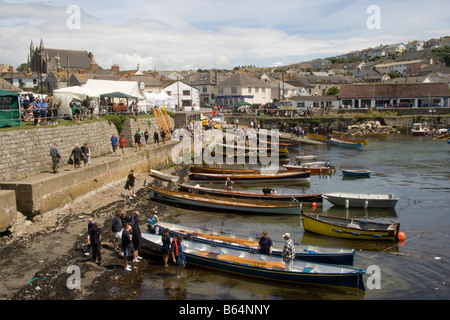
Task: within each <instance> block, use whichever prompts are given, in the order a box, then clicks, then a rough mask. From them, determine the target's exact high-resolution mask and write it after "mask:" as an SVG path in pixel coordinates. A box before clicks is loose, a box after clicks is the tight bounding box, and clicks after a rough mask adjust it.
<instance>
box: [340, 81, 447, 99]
mask: <svg viewBox="0 0 450 320" xmlns="http://www.w3.org/2000/svg"><path fill="white" fill-rule="evenodd" d="M382 97H385V98H387V97H395V98H424V97H450V91H449V89H448V85H447V84H446V83H407V84H406V83H399V84H365V83H361V84H342V85H341V87H340V89H339V98H340V99H360V98H382Z"/></svg>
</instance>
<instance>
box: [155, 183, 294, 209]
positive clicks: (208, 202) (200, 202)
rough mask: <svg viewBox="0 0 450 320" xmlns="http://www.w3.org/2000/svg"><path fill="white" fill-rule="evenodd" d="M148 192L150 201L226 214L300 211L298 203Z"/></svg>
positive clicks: (158, 191) (175, 192)
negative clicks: (212, 210)
mask: <svg viewBox="0 0 450 320" xmlns="http://www.w3.org/2000/svg"><path fill="white" fill-rule="evenodd" d="M148 190H149V191H148V192H149V196H150V199H151V200H156V201H167V202H171V203H175V204H179V205H189V206H195V207H201V208H207V209H214V210H220V211H226V212H236V211H238V212H246V213H257V214H282V215H300V211H301V209H300V205H299V203H298V202H290V203H288V202H280V201H254V200H245V199H231V198H227V197H216V196H209V195H203V194H194V193H191V192H181V191H174V190H166V189H158V188H153V187H148Z"/></svg>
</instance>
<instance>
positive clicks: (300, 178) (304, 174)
mask: <svg viewBox="0 0 450 320" xmlns="http://www.w3.org/2000/svg"><path fill="white" fill-rule="evenodd" d="M310 176H311V172H310V171H294V172H277V173H264V172H261V173H259V174H215V173H201V172H199V173H189V175H188V177H189V180H190V181H194V182H225V181H226V180H227V178H228V177H229V178H230V179H231V181H235V182H245V183H246V182H252V183H261V182H264V183H265V182H289V183H291V182H303V183H306V182H310Z"/></svg>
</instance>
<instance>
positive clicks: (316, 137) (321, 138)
mask: <svg viewBox="0 0 450 320" xmlns="http://www.w3.org/2000/svg"><path fill="white" fill-rule="evenodd" d="M306 136H307V137H308V138H310V139H313V140H317V141H322V142H327V141H328V137H327V136H324V135H320V134H314V133H307V134H306ZM333 139H336V138H331V143H332V144H333ZM336 140H337V141H338V142H341V141H344V142H350V143H356V144H360V143H362V144H364V145H367V143H368V141H369V140H368V139H357V138H351V139H350V138H348V139H347V138H345V136H341V137H339V139H336Z"/></svg>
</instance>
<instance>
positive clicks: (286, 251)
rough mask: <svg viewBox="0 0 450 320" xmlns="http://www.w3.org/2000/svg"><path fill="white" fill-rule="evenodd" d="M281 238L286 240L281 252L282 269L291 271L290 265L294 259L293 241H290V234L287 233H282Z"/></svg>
mask: <svg viewBox="0 0 450 320" xmlns="http://www.w3.org/2000/svg"><path fill="white" fill-rule="evenodd" d="M283 238H284V240H286V242H285V244H284V247H283V252H282V253H281V257H282V258H283V261H284V265H285V267H284V270H286V271H292V265H293V263H294V259H295V247H294V242H293V241H292V239H291V235H290V234H289V233H285V234H283Z"/></svg>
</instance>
